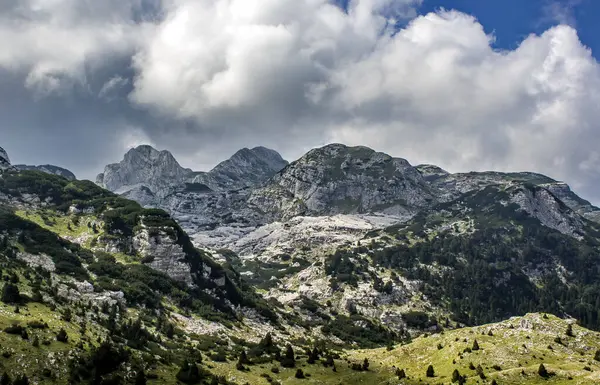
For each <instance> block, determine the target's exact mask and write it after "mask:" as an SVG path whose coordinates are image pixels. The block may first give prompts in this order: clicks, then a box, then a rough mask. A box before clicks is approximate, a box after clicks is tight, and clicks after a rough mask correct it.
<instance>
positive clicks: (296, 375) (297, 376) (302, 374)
mask: <svg viewBox="0 0 600 385" xmlns="http://www.w3.org/2000/svg"><path fill="white" fill-rule="evenodd" d="M294 377H296V378H298V379H303V378H306V376H305V375H304V372H303V371H302V369H298V370H296V374H295V375H294Z"/></svg>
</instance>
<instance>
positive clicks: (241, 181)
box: [190, 147, 288, 191]
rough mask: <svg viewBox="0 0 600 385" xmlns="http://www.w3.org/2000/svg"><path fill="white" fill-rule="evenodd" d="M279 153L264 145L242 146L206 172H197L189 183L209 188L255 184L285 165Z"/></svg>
mask: <svg viewBox="0 0 600 385" xmlns="http://www.w3.org/2000/svg"><path fill="white" fill-rule="evenodd" d="M287 164H288V162H287V161H285V160H284V159H283V158H282V157H281V155H279V153H277V152H276V151H273V150H270V149H268V148H265V147H255V148H253V149H248V148H244V149H241V150H239V151H238V152H236V153H235V154H234V155H233V156H232V157H231V158H229V159H227V160H226V161H223V162H221V163H219V164H218V165H217V166H216V167H215V168H213V169H212V170H210V171H209V172H207V173H197V174H196V175H195V176H194V177H193V178H192V179H191V180H190V182H191V183H195V184H203V185H205V186H207V187H209V188H210V189H211V190H215V191H223V190H237V189H241V188H244V187H250V186H257V185H260V184H261V183H264V182H265V181H267V180H268V179H269V178H270V177H272V176H273V175H275V173H277V172H278V171H280V170H281V169H283V168H284V167H285V166H287Z"/></svg>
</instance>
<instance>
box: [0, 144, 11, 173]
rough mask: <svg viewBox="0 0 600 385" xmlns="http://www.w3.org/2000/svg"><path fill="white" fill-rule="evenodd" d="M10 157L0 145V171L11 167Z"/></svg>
mask: <svg viewBox="0 0 600 385" xmlns="http://www.w3.org/2000/svg"><path fill="white" fill-rule="evenodd" d="M10 167H11V165H10V158H9V157H8V154H7V153H6V151H4V149H3V148H2V147H0V171H3V170H6V169H8V168H10Z"/></svg>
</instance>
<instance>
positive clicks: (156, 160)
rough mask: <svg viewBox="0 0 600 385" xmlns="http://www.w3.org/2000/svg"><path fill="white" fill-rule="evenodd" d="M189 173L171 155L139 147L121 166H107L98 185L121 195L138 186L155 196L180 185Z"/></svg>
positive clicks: (97, 179)
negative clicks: (165, 189)
mask: <svg viewBox="0 0 600 385" xmlns="http://www.w3.org/2000/svg"><path fill="white" fill-rule="evenodd" d="M190 172H191V170H189V169H185V168H183V167H181V166H180V165H179V163H178V162H177V160H175V158H174V157H173V155H172V154H171V153H170V152H169V151H158V150H156V149H154V148H153V147H151V146H139V147H136V148H133V149H131V150H129V151H128V152H127V153H126V154H125V157H124V158H123V160H122V161H121V162H119V163H114V164H109V165H108V166H106V167H105V169H104V173H102V174H100V175H98V177H97V178H96V182H97V183H98V184H99V185H101V186H102V187H104V188H106V189H107V190H110V191H113V192H116V193H119V194H122V193H126V192H128V191H130V190H132V189H133V188H136V187H139V186H145V187H146V188H148V189H149V190H150V191H152V192H153V193H156V192H157V191H160V190H162V189H164V188H167V187H169V186H172V185H174V184H178V183H181V182H182V181H183V180H184V179H185V177H186V176H187V175H188V174H190Z"/></svg>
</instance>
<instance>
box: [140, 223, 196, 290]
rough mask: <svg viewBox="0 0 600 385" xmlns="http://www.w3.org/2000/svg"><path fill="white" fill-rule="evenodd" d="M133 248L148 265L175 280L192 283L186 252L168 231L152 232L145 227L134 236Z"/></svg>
mask: <svg viewBox="0 0 600 385" xmlns="http://www.w3.org/2000/svg"><path fill="white" fill-rule="evenodd" d="M133 248H134V249H135V251H137V252H138V253H139V254H140V255H141V256H142V258H143V259H142V261H143V262H145V263H146V264H147V265H148V266H150V267H152V268H153V269H156V270H158V271H161V272H163V273H165V274H167V275H168V276H169V277H171V278H173V279H175V280H178V281H182V282H185V283H187V284H188V285H191V284H192V275H191V273H190V265H189V264H188V263H186V262H185V257H186V255H185V252H184V251H183V248H182V247H181V246H180V245H178V244H177V243H176V242H175V240H174V239H173V238H172V237H171V236H169V235H168V234H167V233H166V232H164V231H156V232H155V233H153V234H150V232H149V231H148V230H147V229H143V230H141V231H139V232H138V233H137V234H136V235H135V236H134V237H133Z"/></svg>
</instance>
